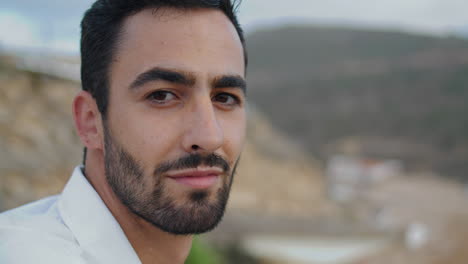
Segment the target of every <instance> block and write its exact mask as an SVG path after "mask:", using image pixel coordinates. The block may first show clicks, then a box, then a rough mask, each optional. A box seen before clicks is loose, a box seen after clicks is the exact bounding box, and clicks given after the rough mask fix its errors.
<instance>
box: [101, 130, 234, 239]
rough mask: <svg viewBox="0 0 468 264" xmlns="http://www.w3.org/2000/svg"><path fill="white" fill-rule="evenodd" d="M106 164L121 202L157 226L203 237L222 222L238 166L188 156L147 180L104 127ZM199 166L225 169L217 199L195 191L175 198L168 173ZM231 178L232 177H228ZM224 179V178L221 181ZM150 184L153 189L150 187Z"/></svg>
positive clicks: (213, 156)
mask: <svg viewBox="0 0 468 264" xmlns="http://www.w3.org/2000/svg"><path fill="white" fill-rule="evenodd" d="M104 149H105V153H104V163H105V175H106V180H107V182H108V183H109V185H110V187H111V188H112V190H113V191H114V193H115V194H116V195H117V197H118V198H119V199H120V201H121V202H122V203H123V204H124V205H125V206H126V207H127V208H128V209H129V210H130V211H131V212H133V213H134V214H135V215H138V216H139V217H141V218H143V219H144V220H146V221H147V222H149V223H151V224H153V225H154V226H155V227H157V228H159V229H161V230H163V231H165V232H168V233H171V234H176V235H189V234H200V233H204V232H208V231H210V230H212V229H214V228H215V227H216V226H217V225H218V224H219V222H220V221H221V220H222V218H223V215H224V211H225V208H226V204H227V201H228V198H229V193H230V189H231V185H232V180H233V177H234V174H235V169H236V167H237V161H236V163H235V165H234V168H233V169H232V171H231V169H230V166H229V164H228V162H227V161H226V160H224V159H223V158H222V157H220V156H219V155H216V154H209V155H201V154H197V153H195V154H189V155H187V156H185V157H182V158H180V159H178V160H175V161H170V162H164V163H162V164H159V165H158V166H156V167H155V168H154V171H153V173H152V175H151V177H153V179H152V180H150V181H148V179H145V176H144V170H143V168H142V166H141V165H140V164H139V162H138V161H137V160H136V159H135V158H134V157H133V156H132V155H131V154H130V153H129V152H127V151H126V150H125V149H124V148H123V147H121V145H120V144H118V142H117V141H115V140H114V139H113V138H112V136H111V135H110V132H109V129H108V128H107V127H106V125H104ZM200 165H205V166H210V167H220V168H222V169H223V174H222V175H220V176H219V177H223V178H222V186H221V187H220V188H218V189H217V190H216V193H215V194H214V199H212V197H210V196H211V195H210V192H212V191H210V190H193V191H190V192H187V193H184V196H185V197H182V200H184V202H182V203H181V202H180V200H181V197H179V198H177V197H174V193H171V192H170V191H169V190H168V188H167V186H166V185H165V184H164V183H165V182H164V178H165V177H164V176H163V174H164V173H165V172H168V171H170V170H180V169H192V168H193V169H194V168H197V167H198V166H200ZM228 176H229V177H228ZM220 180H221V179H220ZM148 182H151V183H152V184H151V188H148Z"/></svg>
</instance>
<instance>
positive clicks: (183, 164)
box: [154, 153, 231, 175]
mask: <svg viewBox="0 0 468 264" xmlns="http://www.w3.org/2000/svg"><path fill="white" fill-rule="evenodd" d="M200 165H205V166H208V167H219V168H221V169H222V170H223V172H224V173H227V172H229V171H230V170H231V167H230V166H229V163H228V162H227V161H226V160H225V159H224V158H223V157H221V156H220V155H217V154H214V153H211V154H208V155H201V154H198V153H196V154H190V155H187V156H185V157H182V158H179V159H177V160H175V161H168V162H164V163H162V164H161V165H159V166H158V167H157V168H156V169H155V170H154V175H161V174H163V173H166V172H168V171H171V170H183V169H195V168H197V167H198V166H200Z"/></svg>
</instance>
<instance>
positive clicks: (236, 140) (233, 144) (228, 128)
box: [222, 113, 246, 162]
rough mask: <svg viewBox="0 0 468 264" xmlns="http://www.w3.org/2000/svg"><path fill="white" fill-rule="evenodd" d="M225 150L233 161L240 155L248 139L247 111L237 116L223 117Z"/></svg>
mask: <svg viewBox="0 0 468 264" xmlns="http://www.w3.org/2000/svg"><path fill="white" fill-rule="evenodd" d="M222 126H223V132H224V147H223V148H224V152H225V153H226V155H228V156H229V159H230V160H231V161H232V162H235V161H236V160H237V158H238V157H239V155H240V153H241V151H242V148H243V146H244V143H245V140H246V116H245V113H242V114H239V115H237V116H235V118H229V119H223V122H222Z"/></svg>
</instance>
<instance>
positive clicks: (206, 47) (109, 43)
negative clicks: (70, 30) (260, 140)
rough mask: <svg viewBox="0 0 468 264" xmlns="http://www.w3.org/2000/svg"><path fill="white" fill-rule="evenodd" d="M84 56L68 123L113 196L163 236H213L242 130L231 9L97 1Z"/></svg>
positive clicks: (180, 1) (184, 1)
mask: <svg viewBox="0 0 468 264" xmlns="http://www.w3.org/2000/svg"><path fill="white" fill-rule="evenodd" d="M81 52H82V73H81V74H82V85H83V90H84V91H83V92H81V93H80V94H79V95H78V96H77V97H76V98H75V102H74V115H75V123H76V126H77V128H78V133H79V135H80V137H81V138H82V141H83V142H84V144H85V145H86V147H87V148H88V150H89V151H92V152H93V153H94V154H95V155H94V157H98V158H95V161H94V162H101V163H103V164H102V165H103V167H104V171H105V176H106V180H107V182H108V185H109V186H110V187H111V190H112V192H114V193H115V195H116V196H117V197H118V198H119V199H120V201H121V202H122V203H123V204H124V205H125V206H127V207H128V209H130V211H132V212H133V213H134V214H135V215H138V216H139V217H141V218H143V219H145V220H146V221H148V222H150V223H152V224H153V225H155V226H157V227H158V228H160V229H162V230H164V231H167V232H170V233H174V234H192V233H201V232H205V231H208V230H210V229H212V228H213V227H215V226H216V224H217V223H218V222H219V221H220V219H221V217H222V215H223V212H224V208H225V205H226V202H227V198H228V194H229V190H230V186H231V183H232V179H233V174H234V171H235V167H236V165H237V161H238V159H239V156H240V152H241V150H242V146H243V143H244V139H245V125H246V113H245V104H246V101H245V88H246V87H245V81H244V77H245V76H244V75H245V66H246V61H247V59H246V57H245V49H244V40H243V35H242V31H241V29H240V27H239V25H238V23H237V20H236V17H235V15H234V11H233V5H232V4H231V2H230V1H229V0H219V1H216V0H198V1H196V0H152V1H151V0H133V1H128V0H107V1H101V0H99V1H97V2H96V3H95V4H94V5H93V7H92V8H91V9H90V10H88V11H87V13H86V14H85V17H84V19H83V22H82V40H81ZM87 169H88V168H87Z"/></svg>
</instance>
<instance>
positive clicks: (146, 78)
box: [130, 67, 195, 89]
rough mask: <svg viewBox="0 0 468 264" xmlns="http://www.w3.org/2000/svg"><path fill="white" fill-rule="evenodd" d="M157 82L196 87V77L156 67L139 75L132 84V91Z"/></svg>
mask: <svg viewBox="0 0 468 264" xmlns="http://www.w3.org/2000/svg"><path fill="white" fill-rule="evenodd" d="M155 81H165V82H170V83H175V84H182V85H187V86H193V85H195V77H194V76H193V75H192V74H190V73H185V72H180V71H175V70H170V69H164V68H159V67H156V68H152V69H150V70H148V71H146V72H144V73H141V74H140V75H138V77H137V78H136V79H135V80H134V81H133V82H132V84H130V89H136V88H139V87H141V86H143V85H145V84H147V83H149V82H155Z"/></svg>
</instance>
